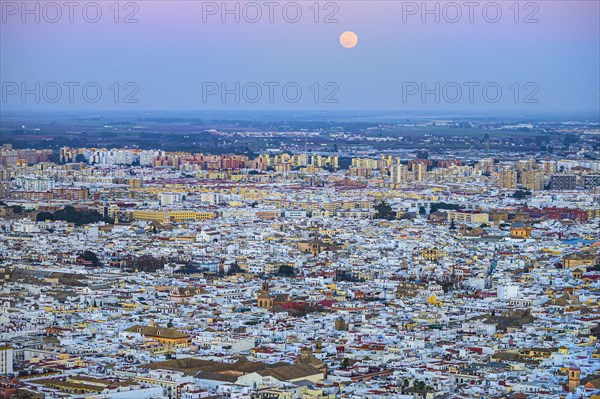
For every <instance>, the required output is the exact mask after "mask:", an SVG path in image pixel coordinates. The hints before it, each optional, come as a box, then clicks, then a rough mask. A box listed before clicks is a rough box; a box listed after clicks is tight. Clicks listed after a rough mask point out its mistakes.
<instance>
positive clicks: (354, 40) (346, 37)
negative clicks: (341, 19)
mask: <svg viewBox="0 0 600 399" xmlns="http://www.w3.org/2000/svg"><path fill="white" fill-rule="evenodd" d="M340 44H341V45H342V47H345V48H353V47H355V46H356V45H357V44H358V36H356V33H354V32H351V31H347V32H344V33H342V34H341V35H340Z"/></svg>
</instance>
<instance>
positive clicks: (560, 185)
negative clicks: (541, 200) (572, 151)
mask: <svg viewBox="0 0 600 399" xmlns="http://www.w3.org/2000/svg"><path fill="white" fill-rule="evenodd" d="M576 188H577V176H575V175H552V176H550V189H551V190H575V189H576Z"/></svg>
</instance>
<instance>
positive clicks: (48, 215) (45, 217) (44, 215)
mask: <svg viewBox="0 0 600 399" xmlns="http://www.w3.org/2000/svg"><path fill="white" fill-rule="evenodd" d="M35 220H37V221H38V222H44V221H46V220H54V215H53V214H52V213H50V212H40V213H38V214H37V216H36V217H35Z"/></svg>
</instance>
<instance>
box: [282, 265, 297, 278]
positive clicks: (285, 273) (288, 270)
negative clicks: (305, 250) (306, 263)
mask: <svg viewBox="0 0 600 399" xmlns="http://www.w3.org/2000/svg"><path fill="white" fill-rule="evenodd" d="M277 275H278V276H282V277H293V276H295V275H296V271H295V270H294V268H293V267H292V266H288V265H281V266H279V269H278V270H277Z"/></svg>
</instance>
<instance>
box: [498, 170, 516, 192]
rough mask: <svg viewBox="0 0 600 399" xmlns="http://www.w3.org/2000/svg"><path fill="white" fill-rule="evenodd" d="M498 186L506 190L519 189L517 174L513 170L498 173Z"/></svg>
mask: <svg viewBox="0 0 600 399" xmlns="http://www.w3.org/2000/svg"><path fill="white" fill-rule="evenodd" d="M498 186H499V187H500V188H504V189H506V190H515V189H516V188H517V172H516V171H515V170H513V169H501V170H500V172H498Z"/></svg>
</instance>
